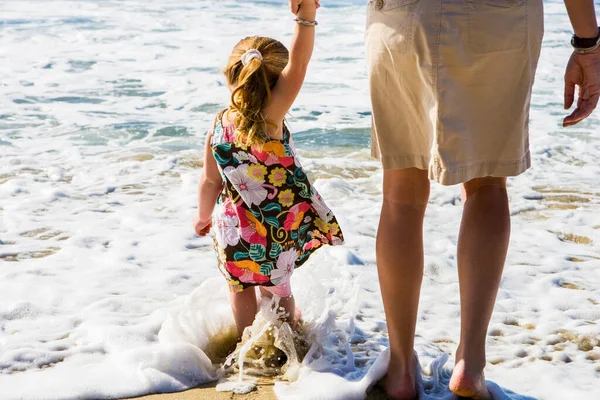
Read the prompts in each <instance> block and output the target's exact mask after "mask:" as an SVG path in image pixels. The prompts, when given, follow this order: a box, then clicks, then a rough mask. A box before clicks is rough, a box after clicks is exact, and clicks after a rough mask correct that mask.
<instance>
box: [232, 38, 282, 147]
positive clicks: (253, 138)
mask: <svg viewBox="0 0 600 400" xmlns="http://www.w3.org/2000/svg"><path fill="white" fill-rule="evenodd" d="M287 62H288V51H287V49H286V48H285V46H284V45H283V44H281V43H280V42H278V41H277V40H274V39H271V38H266V37H258V36H253V37H248V38H245V39H243V40H242V41H240V42H239V43H238V44H237V45H236V46H235V47H234V49H233V52H232V53H231V56H230V57H229V64H228V65H227V67H226V68H225V69H224V70H223V73H224V74H225V77H226V78H227V82H228V84H229V85H230V86H231V87H232V88H233V89H232V93H231V104H230V109H231V110H234V111H235V112H236V116H235V120H234V123H235V127H236V133H235V141H236V144H238V145H245V146H252V145H262V144H264V143H265V142H267V141H268V140H270V139H269V136H268V135H267V133H266V127H267V124H271V125H273V123H272V122H270V121H266V120H265V118H264V116H263V113H262V112H263V110H264V109H265V108H266V107H267V106H268V105H269V103H270V101H271V90H272V89H273V88H274V87H275V84H276V83H277V79H278V78H279V75H280V74H281V71H283V69H284V68H285V66H286V65H287ZM244 64H245V65H244Z"/></svg>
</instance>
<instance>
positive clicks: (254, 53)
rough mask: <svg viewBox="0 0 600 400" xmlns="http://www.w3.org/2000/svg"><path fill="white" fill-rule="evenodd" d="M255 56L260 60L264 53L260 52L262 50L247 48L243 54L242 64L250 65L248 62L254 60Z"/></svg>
mask: <svg viewBox="0 0 600 400" xmlns="http://www.w3.org/2000/svg"><path fill="white" fill-rule="evenodd" d="M255 58H258V59H259V60H260V61H262V54H260V51H258V50H256V49H250V50H247V51H246V52H245V53H244V55H243V56H242V64H243V65H244V67H245V66H246V65H248V63H250V61H252V60H254V59H255Z"/></svg>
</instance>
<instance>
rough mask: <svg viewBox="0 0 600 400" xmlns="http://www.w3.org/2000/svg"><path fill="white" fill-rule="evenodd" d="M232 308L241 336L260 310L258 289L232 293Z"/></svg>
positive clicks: (252, 288)
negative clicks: (257, 297)
mask: <svg viewBox="0 0 600 400" xmlns="http://www.w3.org/2000/svg"><path fill="white" fill-rule="evenodd" d="M231 309H232V310H233V318H234V319H235V325H236V326H237V330H238V336H239V337H240V338H241V337H242V333H244V329H246V327H248V326H251V325H252V323H253V322H254V318H255V317H256V313H257V312H258V304H257V301H256V290H255V289H254V287H251V288H248V289H245V290H243V291H241V292H232V293H231Z"/></svg>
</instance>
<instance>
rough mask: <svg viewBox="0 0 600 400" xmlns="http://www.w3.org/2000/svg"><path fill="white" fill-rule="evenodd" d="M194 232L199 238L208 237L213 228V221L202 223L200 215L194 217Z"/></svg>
mask: <svg viewBox="0 0 600 400" xmlns="http://www.w3.org/2000/svg"><path fill="white" fill-rule="evenodd" d="M193 224H194V232H196V235H198V236H206V235H208V234H209V232H210V228H212V222H211V221H200V217H199V216H198V215H196V216H194V222H193Z"/></svg>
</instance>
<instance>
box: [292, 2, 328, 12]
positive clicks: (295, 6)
mask: <svg viewBox="0 0 600 400" xmlns="http://www.w3.org/2000/svg"><path fill="white" fill-rule="evenodd" d="M319 1H320V0H290V1H289V3H290V11H291V12H292V14H294V15H296V14H298V11H300V5H301V4H302V3H304V4H307V5H308V4H314V5H315V8H319V7H321V4H319Z"/></svg>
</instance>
